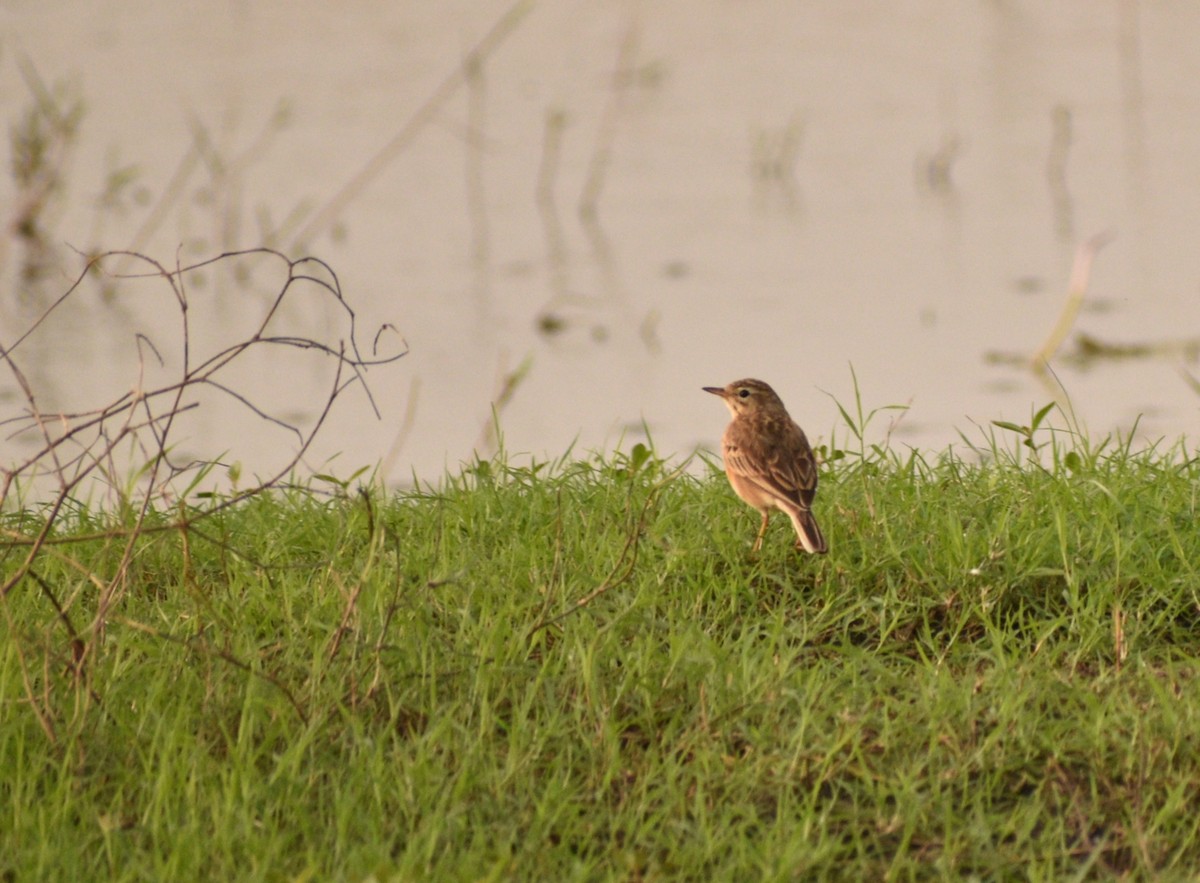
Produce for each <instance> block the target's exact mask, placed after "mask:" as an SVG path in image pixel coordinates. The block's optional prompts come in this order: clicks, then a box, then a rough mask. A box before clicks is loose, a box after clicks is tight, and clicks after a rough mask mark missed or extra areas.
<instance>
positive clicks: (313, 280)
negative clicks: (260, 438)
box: [0, 248, 408, 740]
mask: <svg viewBox="0 0 1200 883" xmlns="http://www.w3.org/2000/svg"><path fill="white" fill-rule="evenodd" d="M239 260H254V261H278V262H282V264H283V265H284V267H285V269H286V274H285V275H284V277H283V282H282V284H281V285H280V287H279V289H278V291H277V292H276V293H275V295H274V298H273V300H271V301H270V302H269V304H268V306H267V309H266V310H265V311H264V314H263V316H262V318H261V320H260V321H258V322H257V323H256V324H255V325H254V327H253V329H252V330H251V331H250V333H249V334H247V335H246V336H244V337H241V338H240V339H235V340H232V341H231V342H227V343H225V344H224V345H223V346H221V347H219V348H218V349H217V350H216V352H214V353H213V354H212V355H209V356H207V357H206V358H203V359H196V360H195V361H194V359H193V349H192V329H191V326H190V322H189V301H190V298H191V293H190V291H189V288H188V284H187V282H188V277H189V275H191V274H193V273H195V272H196V271H198V270H200V269H202V268H206V267H209V268H211V267H214V266H216V265H223V264H227V263H229V262H232V261H239ZM116 261H119V262H120V264H119V266H122V267H125V266H133V267H135V268H136V267H139V266H140V267H141V268H142V269H141V271H140V272H132V273H128V272H123V273H120V275H115V276H113V277H112V278H113V280H114V281H115V282H116V283H117V284H120V283H121V282H122V281H123V280H125V281H127V280H130V279H136V278H141V279H147V278H149V279H159V280H161V281H162V283H163V286H164V288H163V291H164V293H169V295H170V302H171V303H173V305H174V309H175V310H176V311H177V320H178V321H177V324H176V329H177V330H176V332H175V334H176V335H177V339H175V340H173V341H171V342H172V343H173V344H175V349H174V350H172V351H173V352H178V353H180V354H181V355H180V358H179V360H178V367H177V368H175V367H172V369H171V373H170V376H169V378H168V380H167V381H166V382H165V383H162V384H160V385H154V386H150V387H147V386H146V385H145V377H146V370H145V369H146V356H147V355H150V356H152V357H153V358H154V359H155V360H156V361H157V362H158V364H159V366H160V367H163V368H165V367H167V366H166V363H165V362H164V360H163V358H162V355H161V352H162V350H161V349H160V347H158V346H156V345H155V343H154V342H153V341H152V340H151V339H150V338H149V337H148V336H146V335H145V334H141V333H138V334H135V335H134V337H135V340H136V345H137V354H138V370H137V381H136V383H135V384H134V386H133V388H132V389H130V390H128V391H127V392H124V393H123V394H121V395H119V396H117V397H116V398H114V399H113V400H112V401H109V402H107V403H106V404H103V405H101V406H99V407H96V408H93V409H90V410H84V411H78V412H74V413H54V412H50V411H47V410H46V409H44V408H43V407H42V406H41V405H40V404H39V396H38V390H37V389H35V388H34V386H33V384H31V383H30V381H29V379H28V375H27V373H26V372H25V371H23V370H22V368H21V361H22V359H23V357H24V353H23V351H22V345H23V344H26V343H27V341H29V339H30V337H31V335H33V334H34V332H36V331H37V330H38V328H39V326H41V325H43V323H45V322H46V321H47V320H48V319H49V318H50V316H51V314H53V313H55V312H56V311H59V310H64V309H69V308H70V305H71V303H72V302H73V300H74V299H76V298H78V297H79V296H80V292H81V290H82V288H81V286H82V285H83V283H84V281H85V279H87V278H88V277H89V276H90V275H92V274H101V275H107V270H106V264H108V263H112V262H116ZM301 283H304V284H306V285H311V286H316V290H318V291H319V292H321V294H322V296H324V297H328V298H330V299H332V301H333V304H334V306H335V307H336V309H337V310H338V311H339V312H340V314H341V315H342V317H343V323H344V324H343V328H342V331H341V332H340V333H341V336H340V337H337V338H336V339H334V340H332V342H330V341H321V340H317V339H315V338H313V337H309V336H305V335H303V334H286V333H274V331H273V329H274V328H275V326H276V325H279V324H280V320H279V313H280V309H281V307H283V305H284V304H285V302H286V301H288V300H289V298H291V297H292V296H293V294H294V292H295V291H296V286H297V285H298V284H301ZM273 322H274V324H273ZM394 331H395V329H394V328H392V327H391V326H387V325H385V326H383V327H381V328H380V329H379V331H378V332H377V333H376V334H375V336H374V340H373V342H372V354H371V355H369V356H367V355H364V354H363V353H362V352H361V351H360V349H359V344H358V340H357V327H356V317H355V313H354V310H353V309H352V308H351V307H350V305H349V304H348V303H347V302H346V300H345V298H344V297H343V294H342V291H341V286H340V284H339V282H338V279H337V275H336V273H335V272H334V271H333V269H332V268H331V267H330V266H329V265H328V264H326V263H325V262H324V261H322V260H320V259H318V258H314V257H304V258H300V259H295V260H293V259H290V258H288V257H287V256H285V255H284V254H282V253H280V252H278V251H274V250H272V249H266V248H259V249H250V250H246V251H237V252H228V253H224V254H221V255H218V256H216V257H214V258H211V259H208V260H205V261H202V262H199V263H196V264H191V265H187V266H180V265H178V264H177V265H176V267H175V268H174V269H168V268H167V267H166V266H164V265H163V264H161V263H159V262H158V261H156V260H154V259H153V258H150V257H147V256H145V255H143V254H138V253H134V252H118V251H113V252H107V253H105V254H102V255H100V256H98V257H95V258H93V259H91V260H89V261H88V262H87V265H86V266H85V267H84V269H83V270H82V271H81V272H80V274H79V275H78V276H77V277H76V278H75V280H74V281H73V283H72V284H71V285H70V286H69V287H68V288H67V289H66V291H64V292H63V293H62V294H61V295H60V296H59V297H58V298H57V299H55V300H54V301H53V302H52V303H51V304H50V305H49V306H48V307H47V308H46V309H45V310H44V311H43V312H42V313H41V315H39V316H38V317H37V318H36V319H35V320H34V321H33V322H32V323H30V325H29V327H28V328H26V329H25V331H24V332H23V333H22V334H21V335H20V336H19V337H18V338H17V339H16V340H15V341H13V342H11V343H6V342H4V341H0V363H2V364H3V366H4V367H6V368H7V370H8V371H9V372H10V373H11V376H12V377H13V379H14V380H15V383H16V386H17V388H18V390H19V395H20V397H21V398H23V403H22V405H23V407H21V408H20V412H19V413H17V414H16V415H15V416H10V417H6V418H5V419H0V432H3V433H4V434H5V435H6V436H8V437H9V438H13V437H19V436H22V435H29V434H33V435H34V437H35V438H36V439H37V442H36V450H35V452H34V453H33V454H31V455H28V456H25V457H24V458H22V459H20V460H19V461H18V462H14V463H5V464H3V465H2V466H0V511H9V512H11V511H13V510H14V509H15V510H18V511H19V515H20V520H19V521H12V522H11V523H10V524H5V525H4V526H3V528H2V529H0V560H4V561H5V566H4V568H3V570H4V571H5V575H4V576H3V578H2V581H0V606H3V607H4V615H5V618H6V620H7V623H8V627H9V631H10V634H12V633H13V629H14V622H13V616H12V610H11V609H10V608H9V598H10V595H11V594H12V593H13V592H15V591H17V590H19V589H24V588H25V587H29V588H30V589H31V590H34V591H38V592H40V593H41V595H42V597H43V598H44V600H45V602H46V604H47V605H49V607H50V608H51V609H52V610H53V615H54V620H55V621H56V622H57V623H58V624H59V626H60V627H61V631H62V633H63V635H64V636H65V638H66V644H65V647H64V646H63V645H62V644H60V643H58V642H56V641H46V642H43V646H45V647H46V648H47V649H46V651H45V652H46V654H47V655H46V658H45V659H44V660H42V662H41V666H38V664H37V661H36V660H34V659H31V658H30V657H31V654H29V653H27V652H26V648H24V647H18V654H19V658H20V662H21V666H22V675H23V677H24V679H25V690H26V695H27V698H28V700H29V703H30V705H31V706H32V708H33V710H34V712H35V714H36V715H37V717H38V720H39V723H40V724H41V727H42V729H43V730H44V731H45V733H46V735H47V736H48V737H50V738H51V739H52V740H53V739H55V725H54V719H53V714H52V712H51V707H52V706H51V703H50V699H49V696H48V695H47V691H48V690H49V687H44V688H43V689H42V690H41V691H39V690H38V689H37V688H36V687H35V683H36V682H38V681H40V680H42V679H41V678H39V677H36V676H35V674H34V672H35V670H36V668H38V667H42V668H46V669H48V668H49V667H50V666H51V665H52V661H51V658H50V657H51V655H53V656H55V657H58V658H60V659H62V661H63V662H65V664H66V668H67V669H68V670H69V671H70V672H71V673H72V674H73V675H74V679H75V682H76V684H77V686H79V687H81V688H82V695H83V696H84V697H85V698H87V699H90V700H93V701H97V702H98V701H99V698H100V697H98V696H97V695H96V693H95V691H94V690H93V689H92V688H91V686H90V685H89V684H88V670H89V667H88V660H89V659H91V658H93V657H94V656H95V655H96V654H97V653H98V652H99V650H100V648H101V647H102V645H103V640H104V631H105V624H106V623H107V622H108V621H109V620H110V616H111V615H112V612H113V609H114V607H115V606H116V605H117V604H119V602H120V600H121V597H122V595H123V592H124V589H125V586H126V582H127V575H128V570H129V566H130V563H131V561H132V559H133V554H134V551H135V549H136V548H137V546H138V543H139V541H140V540H141V539H143V538H145V537H146V536H147V535H149V534H151V533H160V532H163V531H179V532H180V533H181V534H182V535H184V536H185V537H186V536H187V535H188V534H189V533H192V532H194V531H195V525H197V523H198V522H201V521H203V520H204V519H206V518H209V517H211V516H212V515H213V514H215V513H216V512H219V511H221V510H222V509H226V508H228V507H230V506H235V505H237V504H238V503H240V502H242V501H244V500H246V499H248V498H250V497H254V496H256V495H259V494H262V493H263V492H264V491H267V490H269V489H271V488H276V487H279V486H281V485H282V483H283V482H285V481H286V480H287V478H288V477H289V476H290V475H292V474H294V473H295V472H296V471H297V469H298V467H299V466H300V465H301V462H302V460H303V458H304V455H305V453H306V452H307V451H308V450H309V448H310V446H311V445H312V442H313V440H314V438H315V437H316V435H317V433H318V432H319V431H320V430H321V428H322V427H323V426H324V424H325V422H326V420H327V419H328V418H329V415H330V412H331V410H332V408H333V405H334V402H335V401H336V400H337V399H338V397H339V396H341V394H342V393H343V392H345V391H346V390H347V389H349V388H350V387H351V386H355V385H358V386H361V388H362V391H363V393H364V394H365V395H366V396H367V399H368V401H369V402H370V404H371V407H372V409H373V410H374V411H375V413H376V416H378V414H379V412H378V408H377V407H376V405H375V401H374V398H373V397H372V395H371V391H370V388H369V387H368V385H367V381H366V373H365V372H366V370H367V369H368V368H371V367H374V366H380V365H386V364H389V363H391V362H395V361H396V360H398V359H400V358H402V357H403V356H404V355H406V354H407V351H408V350H407V346H406V344H404V342H403V340H400V341H399V345H398V346H397V347H396V351H395V352H391V353H389V354H385V355H379V346H380V344H381V336H382V335H383V334H385V333H387V332H393V333H394ZM274 347H282V348H289V349H293V350H300V351H306V352H310V353H312V354H313V356H314V358H317V359H323V360H332V362H333V366H334V367H333V371H332V375H333V377H332V382H331V383H330V385H329V386H328V388H326V389H325V391H324V392H323V393H322V396H323V398H322V399H320V400H319V401H318V402H316V403H315V404H316V407H315V409H313V410H312V411H311V412H310V413H313V414H315V416H314V417H312V418H310V419H309V420H308V421H307V422H306V423H304V424H297V423H295V422H293V420H292V419H288V418H286V417H284V416H281V415H280V414H278V413H275V412H274V411H273V409H272V408H271V407H268V406H264V405H261V404H259V403H257V402H255V401H254V400H253V398H252V397H251V396H250V395H249V394H248V393H246V392H244V391H243V387H244V386H245V382H246V379H247V378H246V376H245V374H243V375H241V376H239V374H238V371H237V369H238V366H239V364H240V363H243V362H244V357H245V356H246V354H247V353H249V352H251V351H255V350H261V349H264V348H274ZM202 390H215V391H216V393H217V397H218V398H220V397H224V398H227V399H231V400H233V401H235V402H237V403H238V404H239V405H241V406H242V407H244V408H245V409H248V411H249V412H250V413H252V414H254V415H257V417H258V418H261V419H262V420H263V421H266V422H268V423H270V424H272V425H274V426H277V427H282V428H284V429H286V430H287V431H289V432H291V433H292V434H293V435H294V436H295V438H296V446H295V448H294V450H293V452H292V453H291V454H290V456H288V457H287V459H286V462H285V463H284V464H283V465H282V466H281V467H279V468H277V469H274V470H272V471H271V472H270V473H269V474H268V475H267V477H266V478H259V479H257V480H256V482H255V483H254V484H252V485H251V486H249V487H245V488H242V489H240V490H237V489H234V490H231V491H230V492H229V493H226V494H216V495H213V494H209V495H205V496H203V497H199V498H197V499H198V500H199V502H198V503H195V502H192V501H189V503H188V504H187V505H183V503H182V502H181V501H182V500H184V499H185V498H186V497H187V496H188V495H189V494H190V493H191V492H192V491H193V490H194V489H195V488H196V486H197V485H198V484H199V482H200V481H202V480H203V478H204V476H206V475H207V474H208V473H209V472H210V471H211V470H212V469H213V467H214V466H215V465H216V461H215V459H208V460H202V459H190V460H188V461H187V462H176V461H175V460H174V459H173V457H172V454H171V450H172V446H173V444H174V441H175V438H174V431H175V429H176V427H177V424H178V422H179V417H180V416H181V415H182V414H184V413H185V412H188V411H192V410H194V409H197V408H201V407H202V406H203V405H202V403H201V402H200V401H196V400H194V399H196V398H197V396H196V393H198V392H200V391H202ZM119 448H120V449H122V450H125V449H126V448H128V449H130V450H133V451H136V452H138V457H137V460H138V461H140V462H136V463H135V466H134V468H133V470H132V473H133V475H134V477H136V478H139V479H140V481H137V482H135V483H133V484H131V485H126V484H124V481H125V479H126V476H125V475H124V474H123V470H121V469H119V468H118V466H117V456H116V454H117V451H118V449H119ZM92 480H98V481H100V482H101V484H102V485H104V486H106V487H108V488H109V489H111V490H113V491H115V492H116V494H117V497H118V503H119V506H120V508H121V510H122V511H123V512H125V513H127V515H126V517H125V519H124V520H123V523H122V522H121V521H120V520H117V521H116V523H114V525H113V526H111V527H109V528H108V529H106V530H104V531H102V532H100V533H86V532H85V533H80V532H62V531H56V526H58V525H59V524H60V522H61V520H62V517H63V513H64V511H68V510H69V508H70V507H71V506H73V504H74V500H75V499H76V496H77V494H79V493H80V490H81V486H82V485H84V483H85V482H88V481H92ZM47 481H48V482H49V486H50V487H51V490H50V492H49V493H48V495H47V498H46V502H45V504H44V505H43V506H39V507H38V508H37V509H36V510H31V509H30V508H28V507H27V506H26V505H25V502H24V500H23V499H22V493H21V492H23V491H24V490H25V489H26V488H27V487H29V486H32V485H34V484H37V483H39V482H40V483H41V484H39V486H42V485H44V484H45V483H46V482H47ZM181 485H182V488H181ZM139 487H140V488H141V490H140V491H137V490H136V489H137V488H139ZM164 509H165V510H166V511H170V512H173V513H177V515H176V516H175V517H173V518H169V519H161V518H156V519H155V520H154V523H153V524H150V523H148V520H147V519H148V516H150V515H151V514H152V513H154V512H156V511H158V510H164ZM97 539H103V540H107V541H110V542H119V543H121V547H122V552H121V555H120V559H119V562H118V564H117V565H116V566H115V568H114V569H113V570H112V572H110V573H96V572H93V571H92V570H91V569H90V568H88V567H87V566H85V565H83V564H82V562H80V561H77V560H75V559H74V558H72V556H71V554H70V546H71V544H75V543H83V542H88V541H95V540H97ZM47 556H53V557H54V558H55V559H56V560H57V561H59V562H66V563H67V565H68V566H69V567H71V568H72V569H75V570H77V571H79V572H80V573H81V575H83V576H84V578H85V579H86V581H87V582H89V583H91V584H92V585H93V587H94V588H95V589H96V603H95V605H94V606H93V607H91V609H90V611H89V613H90V618H91V621H90V623H87V624H86V625H80V624H79V623H77V622H76V621H75V618H74V617H73V616H72V613H71V610H72V609H75V608H72V607H71V605H69V604H64V603H63V602H62V600H61V599H60V597H59V593H58V592H57V591H56V590H55V587H54V586H53V585H51V583H50V581H48V580H47V579H44V578H43V577H42V576H41V575H40V573H39V568H38V564H39V562H40V561H43V560H44V559H45V558H46V557H47ZM19 643H20V642H19V641H18V644H19ZM64 650H65V656H63V655H62V654H64Z"/></svg>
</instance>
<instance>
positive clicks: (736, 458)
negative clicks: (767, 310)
mask: <svg viewBox="0 0 1200 883" xmlns="http://www.w3.org/2000/svg"><path fill="white" fill-rule="evenodd" d="M703 389H704V391H705V392H711V393H712V394H713V395H716V396H720V397H721V398H722V399H723V400H724V401H725V405H726V406H727V407H728V408H729V413H731V414H732V415H733V419H732V420H731V421H729V425H728V426H727V427H725V434H724V435H723V436H722V437H721V456H722V458H723V459H724V461H725V474H726V475H728V476H729V483H730V484H731V485H732V486H733V490H734V492H735V493H737V495H738V496H739V497H741V498H742V499H743V500H745V501H746V502H747V503H749V504H750V505H751V506H753V507H754V508H755V509H757V510H758V511H759V512H761V513H762V525H761V526H760V527H759V528H758V537H757V538H756V539H755V540H754V549H753V551H755V552H757V551H758V550H759V547H760V546H762V541H763V534H765V533H766V531H767V521H768V520H769V519H770V517H771V510H772V509H780V510H782V511H783V512H785V513H786V514H787V516H788V518H790V519H792V524H793V525H794V526H795V528H796V535H797V536H798V537H799V539H798V540H797V541H796V548H797V549H799V548H800V547H801V546H803V547H804V549H805V550H806V551H808V552H815V553H818V554H824V553H825V552H826V551H828V546H826V544H825V536H824V534H822V533H821V528H819V527H818V526H817V520H816V519H815V518H813V514H812V502H813V497H814V496H816V493H817V461H816V458H815V457H813V452H812V448H811V447H809V445H808V439H807V438H805V437H804V430H803V429H801V428H800V427H799V426H797V425H796V421H795V420H793V419H792V418H791V417H790V416H789V415H788V412H787V408H785V407H784V406H783V402H782V401H781V400H780V398H779V396H778V395H776V394H775V390H773V389H771V387H769V386H768V385H767V384H765V383H763V382H762V381H761V380H752V379H746V380H735V381H734V382H733V383H731V384H729V385H728V386H725V387H719V386H705V387H703Z"/></svg>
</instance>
